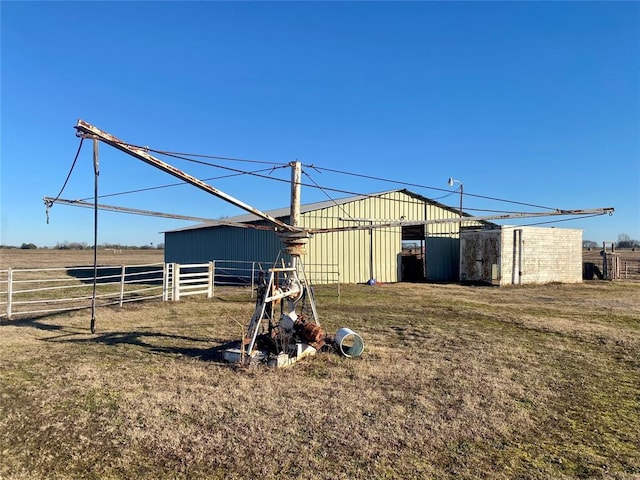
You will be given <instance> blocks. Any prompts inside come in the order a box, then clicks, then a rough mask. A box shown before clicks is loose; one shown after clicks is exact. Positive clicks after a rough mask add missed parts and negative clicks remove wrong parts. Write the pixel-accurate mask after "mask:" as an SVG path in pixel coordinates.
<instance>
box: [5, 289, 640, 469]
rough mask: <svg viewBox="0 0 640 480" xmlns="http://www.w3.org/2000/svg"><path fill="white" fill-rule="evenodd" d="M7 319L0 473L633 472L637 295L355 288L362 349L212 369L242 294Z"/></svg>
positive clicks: (347, 292) (325, 302) (347, 297)
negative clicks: (92, 326) (281, 363)
mask: <svg viewBox="0 0 640 480" xmlns="http://www.w3.org/2000/svg"><path fill="white" fill-rule="evenodd" d="M217 292H218V293H217V296H216V298H214V299H212V300H206V299H195V298H191V299H189V300H187V301H183V302H179V303H168V304H162V303H160V302H152V303H146V304H136V305H133V304H131V305H128V306H126V307H125V308H123V309H122V310H118V309H111V308H105V309H100V310H99V311H98V318H97V328H98V332H97V334H96V335H91V334H90V333H89V328H88V326H89V314H88V313H87V312H76V313H72V314H66V315H57V316H50V317H43V318H30V319H25V320H15V321H6V320H5V321H3V323H2V325H0V372H1V373H0V458H2V461H0V478H54V479H55V478H96V479H97V478H100V479H102V478H136V477H140V478H213V479H215V478H225V479H227V478H230V479H236V478H237V479H244V478H263V479H280V478H301V479H307V478H308V479H317V478H319V479H325V478H326V479H336V478H338V479H339V478H367V479H371V478H376V479H377V478H383V479H384V478H389V479H391V478H401V479H412V478H479V477H480V478H482V477H485V478H486V477H488V478H498V479H511V478H529V479H547V478H560V479H562V478H566V479H573V478H619V479H631V478H639V477H640V444H639V441H640V436H639V435H638V431H640V382H638V378H640V285H639V284H637V283H626V282H616V283H612V282H592V283H585V284H581V285H543V286H531V287H529V286H527V287H518V288H516V287H513V288H511V287H510V288H490V287H486V288H485V287H463V286H458V285H426V284H422V285H408V284H396V285H379V286H375V287H368V286H363V285H351V286H344V287H343V290H342V298H341V300H340V301H339V300H338V299H336V298H334V297H331V296H320V297H319V305H318V309H319V313H320V315H321V320H322V322H323V326H324V327H325V328H326V329H327V330H328V331H329V332H335V330H336V329H337V328H338V327H341V326H348V327H350V328H352V329H354V330H356V331H357V332H359V333H360V334H361V335H362V336H363V338H364V340H365V343H366V347H365V352H364V354H363V356H362V357H360V358H357V359H346V358H342V357H338V356H336V355H334V354H321V355H318V356H316V357H312V358H308V359H305V360H303V361H302V362H300V363H298V364H297V365H295V366H293V367H291V368H289V369H282V370H271V369H268V368H250V369H246V368H238V367H233V366H230V365H227V364H224V363H221V362H219V361H218V356H219V353H220V351H221V350H222V348H224V345H225V344H226V343H227V342H228V341H231V340H235V339H237V338H238V337H239V336H240V332H241V327H240V326H239V325H238V323H237V322H240V323H241V324H242V325H244V324H245V323H247V322H248V319H249V317H250V315H251V312H252V310H253V305H252V304H251V303H250V301H249V300H248V299H247V293H246V291H242V290H239V289H218V290H217Z"/></svg>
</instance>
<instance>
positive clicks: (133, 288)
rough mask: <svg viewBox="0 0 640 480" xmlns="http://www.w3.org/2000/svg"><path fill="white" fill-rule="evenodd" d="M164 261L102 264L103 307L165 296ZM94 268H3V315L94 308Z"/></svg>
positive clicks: (0, 314)
mask: <svg viewBox="0 0 640 480" xmlns="http://www.w3.org/2000/svg"><path fill="white" fill-rule="evenodd" d="M163 271H164V264H162V263H150V264H144V265H117V266H99V267H98V274H97V275H96V284H97V288H96V299H97V300H98V302H99V303H98V305H99V306H107V305H119V306H122V305H123V304H124V303H128V302H137V301H141V300H149V299H159V298H162V297H163V291H164V283H163V278H164V275H163ZM93 281H94V277H93V267H84V266H81V267H57V268H24V269H13V268H10V269H8V270H0V318H2V317H6V318H8V319H11V318H13V317H15V316H24V315H40V314H47V313H55V312H63V311H71V310H81V309H84V308H90V306H91V302H90V300H91V299H92V298H93V295H92V286H93Z"/></svg>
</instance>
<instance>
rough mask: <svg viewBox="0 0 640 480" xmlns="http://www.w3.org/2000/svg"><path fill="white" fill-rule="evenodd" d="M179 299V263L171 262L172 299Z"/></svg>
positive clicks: (175, 300)
mask: <svg viewBox="0 0 640 480" xmlns="http://www.w3.org/2000/svg"><path fill="white" fill-rule="evenodd" d="M178 300H180V264H179V263H174V264H173V301H174V302H177V301H178Z"/></svg>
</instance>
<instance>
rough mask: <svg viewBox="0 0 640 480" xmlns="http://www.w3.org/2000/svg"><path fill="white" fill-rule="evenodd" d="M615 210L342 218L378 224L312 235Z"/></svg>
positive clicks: (330, 230)
mask: <svg viewBox="0 0 640 480" xmlns="http://www.w3.org/2000/svg"><path fill="white" fill-rule="evenodd" d="M614 211H615V209H614V208H613V207H605V208H592V209H587V210H554V211H552V212H523V213H507V214H502V215H486V216H482V217H473V216H469V217H453V218H435V219H433V220H418V221H415V222H414V221H409V222H407V221H403V220H375V219H367V218H340V219H339V220H341V221H349V222H378V223H369V224H368V225H348V226H344V227H333V228H313V229H310V230H309V232H310V233H331V232H345V231H350V230H371V229H372V228H374V229H375V228H391V227H410V226H414V225H434V224H438V223H463V222H482V221H488V220H510V219H516V218H535V217H554V216H563V215H605V214H607V213H608V214H609V215H613V212H614Z"/></svg>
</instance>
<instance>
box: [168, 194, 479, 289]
mask: <svg viewBox="0 0 640 480" xmlns="http://www.w3.org/2000/svg"><path fill="white" fill-rule="evenodd" d="M266 213H268V214H269V215H271V216H272V217H275V218H278V219H280V220H283V221H285V222H288V221H289V213H290V212H289V207H287V208H282V209H278V210H271V211H267V212H266ZM459 216H460V212H459V211H458V210H457V209H454V208H452V207H448V206H446V205H443V204H441V203H438V202H436V201H434V200H431V199H429V198H426V197H423V196H422V195H419V194H416V193H414V192H411V191H409V190H405V189H402V190H392V191H386V192H381V193H375V194H371V195H362V196H355V197H349V198H343V199H338V200H335V201H334V200H332V201H326V202H319V203H311V204H307V205H302V207H301V217H300V224H299V226H301V227H303V228H335V227H345V226H354V225H365V226H366V225H370V224H372V223H375V222H376V221H380V220H386V221H407V222H411V221H423V220H435V219H446V218H459ZM225 221H229V222H239V223H245V224H252V225H265V221H264V220H262V219H260V218H258V217H256V216H254V215H251V214H245V215H240V216H237V217H233V218H228V219H225ZM465 223H468V222H465ZM281 248H282V243H281V241H280V238H279V237H278V236H277V234H276V233H275V232H274V231H271V230H257V229H253V228H238V227H233V226H229V225H224V224H219V223H201V224H197V225H194V226H190V227H186V228H181V229H177V230H172V231H168V232H165V262H175V263H179V264H189V263H204V262H209V261H216V262H218V261H247V262H251V261H262V262H273V261H274V260H275V259H276V257H277V256H278V254H279V252H280V249H281ZM286 260H287V259H286V257H285V261H286ZM302 261H303V263H304V265H305V269H306V270H307V271H311V272H314V273H315V275H313V277H315V278H314V283H333V282H336V281H339V282H340V283H363V282H367V281H369V280H370V279H375V280H376V281H377V282H383V283H387V282H399V281H422V280H429V281H451V280H454V281H457V280H458V278H459V261H460V240H459V224H458V223H442V224H431V225H417V226H415V225H414V226H397V227H389V228H379V229H371V230H368V229H367V230H354V231H342V232H333V233H319V234H316V235H314V236H312V237H311V238H310V240H309V243H308V246H307V255H305V256H304V257H303V258H302ZM321 272H339V278H337V277H333V278H332V277H331V276H330V275H323V274H322V273H321Z"/></svg>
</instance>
